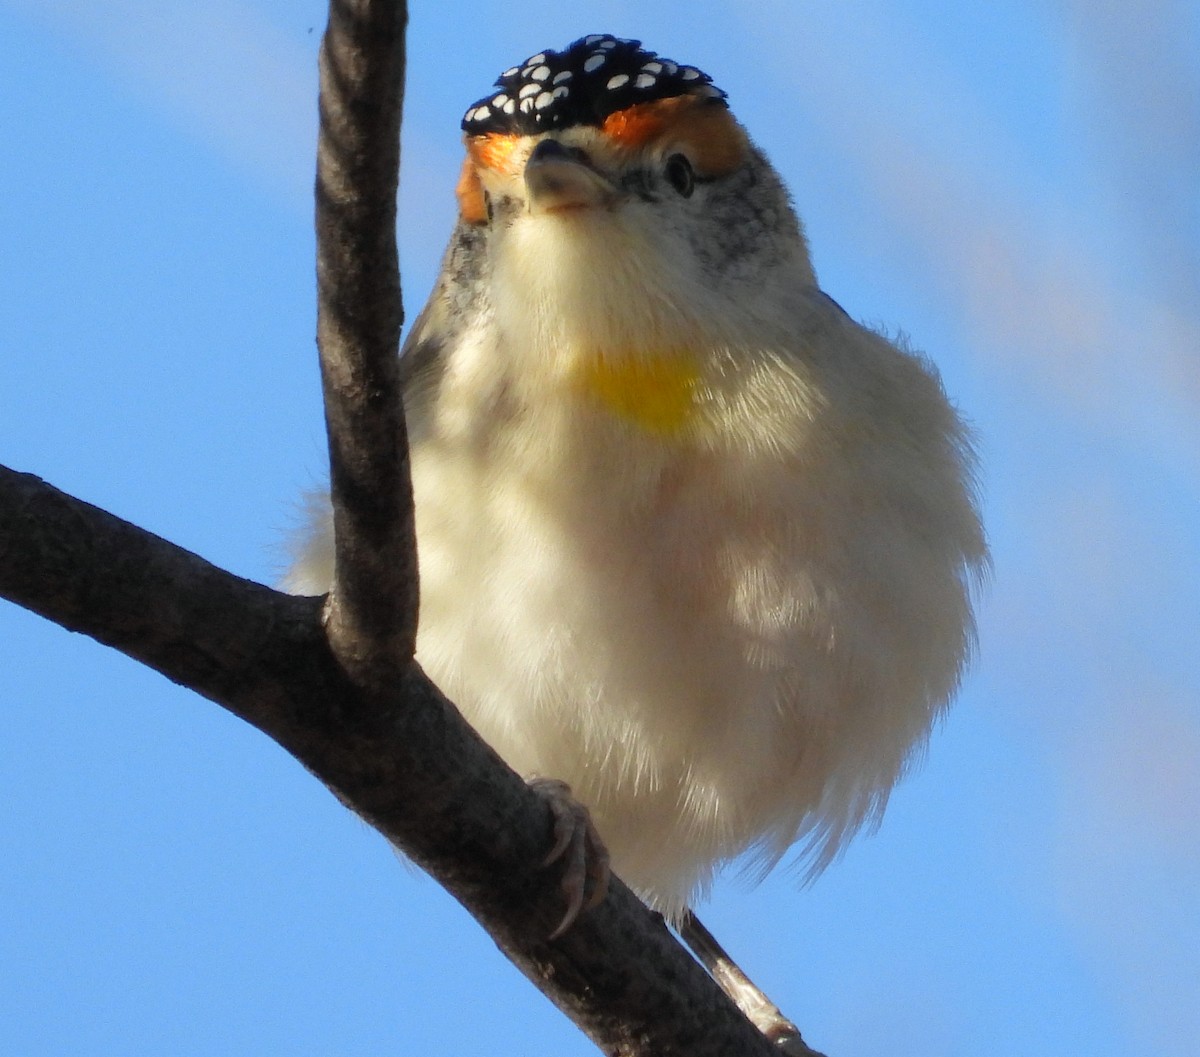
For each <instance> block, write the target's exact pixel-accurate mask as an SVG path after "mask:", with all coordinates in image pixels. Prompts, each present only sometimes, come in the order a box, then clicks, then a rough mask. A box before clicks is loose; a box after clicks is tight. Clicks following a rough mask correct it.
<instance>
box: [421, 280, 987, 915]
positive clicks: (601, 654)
mask: <svg viewBox="0 0 1200 1057" xmlns="http://www.w3.org/2000/svg"><path fill="white" fill-rule="evenodd" d="M560 277H561V278H562V279H563V281H564V282H568V283H569V282H571V281H573V277H572V276H570V275H569V274H562V273H560ZM501 289H503V287H502V286H501ZM560 293H561V291H560ZM556 296H558V295H557V294H556ZM559 303H561V302H559ZM788 310H789V311H790V312H791V313H792V314H793V320H794V322H793V324H792V325H791V326H790V328H786V327H785V328H779V327H773V328H771V329H772V330H774V332H775V334H776V335H778V333H779V331H780V329H789V330H790V334H791V339H790V345H789V346H788V347H785V348H776V349H773V350H771V351H766V350H764V349H763V348H762V347H758V346H754V345H752V344H749V343H746V342H743V343H741V344H739V345H736V346H735V345H722V344H710V345H709V346H708V347H705V348H703V352H702V355H701V356H700V357H699V360H698V363H699V377H700V381H699V382H698V383H697V385H696V388H695V411H694V415H693V417H692V418H691V419H689V422H688V424H687V425H686V427H684V428H681V429H679V430H678V431H676V432H674V433H670V432H668V433H666V434H664V433H663V432H661V431H656V430H650V429H646V428H644V424H642V423H639V422H638V421H636V418H635V420H632V421H631V420H630V418H629V416H627V415H622V414H620V413H616V412H614V409H613V407H612V406H611V405H610V404H609V403H608V402H606V401H605V400H604V399H599V398H597V394H596V393H594V392H592V391H590V390H589V389H588V388H587V386H580V385H578V384H577V379H575V378H574V377H573V376H572V375H571V372H570V370H568V369H567V367H566V366H565V365H568V364H570V363H571V362H572V361H573V360H574V359H576V358H582V359H586V358H587V357H588V356H590V355H593V354H594V351H595V350H594V346H593V342H592V341H591V340H590V337H591V336H594V334H596V333H604V331H603V330H602V327H603V325H604V324H603V322H602V321H601V320H597V321H596V322H595V330H594V331H593V332H592V335H591V336H589V335H584V336H583V337H582V338H579V339H578V340H575V338H574V336H573V335H569V334H567V333H564V332H563V331H561V330H559V331H558V332H554V331H553V330H552V329H551V328H552V326H553V321H552V320H550V321H547V320H545V319H542V320H537V319H535V320H534V322H533V323H532V324H530V323H528V322H527V321H526V322H525V323H522V324H521V326H522V327H523V328H524V329H523V330H522V332H521V338H522V340H523V341H524V342H526V344H515V345H514V344H513V334H512V331H511V330H505V329H503V328H497V327H496V326H495V324H494V323H491V324H489V326H488V327H487V328H485V329H482V330H480V331H479V332H478V333H476V334H475V335H474V336H473V337H472V338H471V339H470V340H467V341H465V342H463V343H462V347H461V349H460V355H459V356H457V357H456V361H455V362H454V363H452V364H451V365H450V370H449V371H448V373H447V376H446V378H445V381H444V384H443V388H442V391H441V394H440V396H439V404H438V410H437V413H436V414H435V416H434V419H433V422H432V428H431V429H430V430H429V431H428V432H427V435H426V438H425V439H424V441H423V442H422V443H421V444H420V445H419V446H418V447H417V449H416V450H415V452H414V463H413V465H414V481H415V489H416V499H417V527H418V537H419V545H420V561H421V574H422V626H421V632H420V638H419V658H420V660H421V662H422V664H423V665H424V666H425V668H426V670H427V671H429V672H430V673H431V675H433V677H434V678H435V679H436V680H438V681H439V682H440V683H441V684H442V685H443V687H444V688H445V690H446V691H447V692H448V693H449V695H450V697H451V698H452V699H453V700H455V701H456V702H457V703H458V704H459V706H460V707H461V708H462V709H463V711H464V714H465V715H466V716H467V718H468V719H469V720H470V721H471V722H472V723H473V724H474V725H475V726H476V728H477V729H478V730H479V731H480V733H481V734H482V735H483V736H484V737H485V738H486V739H487V740H488V741H489V742H490V743H491V744H492V745H493V746H494V747H495V748H496V749H497V750H498V751H499V752H500V753H501V755H503V756H504V757H505V758H506V759H507V760H508V761H509V763H510V764H511V765H512V766H513V767H514V768H515V769H517V770H518V771H520V772H522V773H526V774H534V773H536V774H543V775H551V776H554V777H559V778H563V779H565V780H566V781H567V782H569V783H570V784H571V785H572V786H573V788H574V789H575V791H576V793H577V795H578V796H580V797H581V799H583V800H584V801H585V802H586V803H587V804H588V805H589V806H590V807H591V809H592V811H593V813H594V815H595V817H596V820H597V824H598V826H599V828H600V832H601V833H602V835H603V836H604V837H605V839H606V840H607V841H608V843H609V845H610V850H611V851H612V853H613V861H614V866H615V869H616V870H617V872H618V873H619V874H620V875H621V876H622V877H623V878H625V879H626V880H627V881H628V882H629V883H631V884H632V885H633V886H634V887H635V888H637V889H638V890H639V891H640V892H641V893H642V894H643V895H644V896H646V897H647V898H648V899H650V900H651V901H652V902H654V903H655V904H656V905H658V906H659V907H660V908H661V909H663V910H665V911H667V912H676V911H678V910H679V909H681V908H682V906H683V905H684V904H685V903H686V901H687V900H688V899H689V898H691V897H693V896H694V895H695V894H696V892H697V891H698V890H699V889H702V888H703V887H704V886H705V885H706V884H707V882H708V881H709V879H710V878H711V876H712V873H713V870H714V869H715V868H716V867H717V866H719V865H720V863H721V862H723V861H726V860H728V859H730V858H732V857H734V856H736V855H739V854H741V853H742V852H744V851H746V850H748V849H751V848H757V849H758V850H759V853H760V855H761V856H762V857H763V859H764V860H765V861H767V862H772V861H774V860H775V859H776V858H778V856H779V855H781V854H782V853H783V851H784V850H786V848H788V847H789V846H790V845H791V844H793V843H794V842H795V841H796V840H797V839H799V840H802V841H806V853H807V856H808V863H809V865H810V866H811V867H812V868H813V869H814V870H815V869H819V868H820V867H821V866H823V865H824V864H825V863H827V862H828V861H829V859H830V858H831V857H832V856H833V855H835V854H836V853H837V851H838V850H839V849H840V848H841V847H842V846H843V845H844V843H845V841H846V840H847V839H848V838H849V837H850V836H851V835H852V834H853V833H854V832H855V831H856V830H857V829H858V828H859V827H860V826H861V825H862V824H863V823H864V822H865V821H868V820H871V819H874V818H875V817H877V815H878V813H879V812H880V811H881V810H882V808H883V806H884V804H885V803H886V800H887V796H888V793H889V791H890V790H891V788H892V786H893V784H894V783H895V781H896V780H897V779H898V777H899V776H900V775H901V773H902V771H903V770H904V767H905V765H906V762H907V761H908V760H909V758H910V757H911V755H912V754H913V753H914V752H915V751H916V750H918V749H919V748H920V747H921V746H922V745H923V743H924V741H925V739H926V737H927V735H928V733H929V730H930V727H931V724H932V722H933V721H934V719H935V718H936V716H937V715H938V714H939V712H940V711H941V709H942V708H943V707H944V706H945V704H946V703H947V700H948V697H949V695H950V693H951V692H952V690H953V688H954V687H955V685H956V683H957V680H958V676H959V672H960V670H961V666H962V663H963V660H964V657H965V654H966V652H967V650H968V647H969V643H970V638H971V634H972V631H971V615H970V606H969V599H968V580H969V579H970V575H971V570H972V569H973V568H976V567H977V566H978V564H979V563H980V562H981V561H982V556H983V544H982V539H981V536H980V531H979V526H978V521H977V519H976V517H975V513H974V509H973V506H972V502H971V498H970V495H969V486H968V482H967V470H966V467H965V463H964V460H965V459H966V457H967V456H966V451H965V445H964V440H963V436H962V433H961V427H960V425H959V423H958V421H957V419H956V417H955V416H954V414H953V412H952V411H951V409H950V408H949V406H948V404H947V403H946V401H945V398H944V397H943V396H942V394H941V390H940V386H939V385H938V383H937V381H936V379H935V378H933V377H932V376H931V374H930V373H929V372H928V371H927V370H926V369H925V367H924V366H923V365H921V364H920V363H919V362H918V361H917V360H916V359H914V358H912V357H910V356H908V355H907V354H905V353H902V352H901V351H899V350H897V349H896V348H894V347H893V346H891V345H890V344H888V343H887V342H885V341H884V340H883V339H882V338H879V337H878V336H876V335H873V334H870V333H868V332H866V331H863V330H861V329H860V328H858V327H857V326H856V325H854V324H853V323H851V322H850V321H849V320H845V319H844V318H843V317H842V316H841V315H840V313H838V312H837V311H836V310H835V309H833V308H832V306H828V305H827V303H826V301H825V299H823V297H822V295H819V294H813V295H811V296H810V295H804V296H798V297H795V298H793V299H791V301H790V304H789V305H788ZM502 312H503V309H498V314H501V315H502ZM539 327H541V328H542V332H541V334H540V335H539V334H538V333H537V330H538V328H539ZM550 333H553V340H549V341H547V340H546V335H547V334H550ZM725 336H726V335H722V337H725ZM696 347H697V346H695V345H693V348H696ZM636 351H637V350H632V352H631V354H633V353H634V352H636ZM649 355H651V356H653V355H654V353H653V352H651V353H649Z"/></svg>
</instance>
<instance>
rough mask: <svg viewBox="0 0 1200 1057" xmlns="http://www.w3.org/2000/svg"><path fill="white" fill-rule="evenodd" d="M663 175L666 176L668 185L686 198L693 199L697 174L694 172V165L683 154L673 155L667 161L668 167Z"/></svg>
mask: <svg viewBox="0 0 1200 1057" xmlns="http://www.w3.org/2000/svg"><path fill="white" fill-rule="evenodd" d="M663 175H665V176H666V178H667V183H669V184H670V185H671V186H672V187H674V188H675V190H676V191H678V192H679V193H680V194H681V195H683V197H684V198H690V197H691V194H692V191H693V190H695V188H696V174H695V172H694V171H693V170H692V163H691V162H690V161H688V160H687V158H685V157H684V156H683V155H682V154H672V155H671V156H670V157H669V158H668V159H667V167H666V169H665V170H664V173H663Z"/></svg>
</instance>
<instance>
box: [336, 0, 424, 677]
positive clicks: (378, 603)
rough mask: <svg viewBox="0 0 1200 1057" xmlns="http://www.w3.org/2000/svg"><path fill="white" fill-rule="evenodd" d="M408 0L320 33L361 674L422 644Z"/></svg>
mask: <svg viewBox="0 0 1200 1057" xmlns="http://www.w3.org/2000/svg"><path fill="white" fill-rule="evenodd" d="M407 20H408V12H407V5H406V4H404V3H401V2H395V0H391V2H381V0H333V2H332V3H331V4H330V11H329V26H328V29H327V30H326V32H325V37H324V40H323V42H322V45H321V59H320V71H321V95H320V113H321V128H320V139H319V143H318V148H317V187H316V222H317V286H318V304H317V344H318V347H319V349H320V354H321V378H322V384H323V389H324V395H325V422H326V429H327V431H328V434H329V461H330V493H331V498H332V501H333V512H334V528H335V535H336V541H337V544H336V560H335V577H334V588H333V591H332V592H331V594H330V600H329V605H328V611H327V618H326V623H327V630H328V633H329V641H330V645H331V646H332V648H333V651H334V653H335V655H336V656H337V657H338V658H339V660H340V661H341V663H342V664H343V665H344V666H345V667H346V669H347V670H348V671H351V672H352V673H353V674H354V677H355V679H356V680H357V681H358V682H359V683H360V684H363V685H371V686H376V687H380V686H384V685H386V684H387V683H389V682H392V683H394V682H395V681H396V680H397V679H398V678H399V676H400V673H401V671H402V670H403V668H404V666H405V664H407V662H408V661H409V660H410V659H411V657H412V655H413V652H414V649H415V642H416V622H417V595H418V592H417V564H416V548H415V543H414V532H413V507H412V486H411V484H410V480H409V469H408V445H407V441H406V438H405V432H404V411H403V406H402V402H401V392H400V379H399V369H398V360H397V355H398V350H399V343H400V329H401V326H402V324H403V320H404V312H403V306H402V302H401V297H400V271H399V263H398V259H397V252H396V187H397V181H398V178H399V166H400V119H401V111H402V106H403V95H404V65H405V63H404V59H405V49H404V30H405V25H406V23H407Z"/></svg>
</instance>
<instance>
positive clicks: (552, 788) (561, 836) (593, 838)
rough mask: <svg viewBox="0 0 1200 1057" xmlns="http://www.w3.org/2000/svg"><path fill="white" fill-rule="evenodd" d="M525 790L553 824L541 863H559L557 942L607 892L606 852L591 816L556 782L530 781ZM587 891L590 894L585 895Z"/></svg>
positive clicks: (555, 931)
mask: <svg viewBox="0 0 1200 1057" xmlns="http://www.w3.org/2000/svg"><path fill="white" fill-rule="evenodd" d="M529 788H530V789H532V790H533V791H534V792H535V793H537V794H538V796H540V797H541V798H542V799H543V800H545V802H546V805H547V807H549V808H550V815H551V818H552V819H553V820H554V844H553V845H552V846H551V848H550V851H549V852H548V853H547V855H546V858H545V859H543V860H542V866H543V868H545V867H548V866H553V865H554V864H555V863H556V862H559V861H560V860H561V861H562V864H563V867H562V870H563V876H562V884H561V887H562V892H563V895H564V896H565V897H566V900H567V909H566V912H565V913H564V914H563V917H562V920H561V921H560V922H559V923H558V927H557V928H556V929H555V930H554V931H553V932H552V933H550V939H552V940H556V939H558V938H559V937H560V936H561V935H562V934H563V933H564V932H566V931H567V930H568V929H569V928H570V927H571V926H572V925H573V924H575V920H576V919H577V918H578V917H579V915H580V914H581V913H582V912H583V911H585V910H591V909H592V907H594V906H598V905H599V904H600V903H601V902H603V900H604V896H605V895H606V894H607V892H608V877H609V868H608V849H607V848H606V847H605V846H604V841H602V840H601V839H600V834H599V833H597V832H596V827H595V826H594V825H593V824H592V816H591V815H590V814H589V812H588V809H587V808H586V807H584V806H583V804H581V803H580V802H579V801H578V800H576V799H575V797H574V796H573V795H572V794H571V787H570V786H569V785H567V783H566V782H563V781H560V780H559V779H557V778H531V779H529ZM589 890H590V892H589Z"/></svg>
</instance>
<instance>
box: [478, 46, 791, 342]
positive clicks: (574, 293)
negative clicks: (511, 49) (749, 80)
mask: <svg viewBox="0 0 1200 1057" xmlns="http://www.w3.org/2000/svg"><path fill="white" fill-rule="evenodd" d="M462 127H463V131H464V134H465V136H464V138H465V142H466V150H467V157H466V161H465V163H464V165H463V170H462V175H461V178H460V180H459V184H458V201H459V208H460V214H461V222H462V223H463V224H464V225H470V226H472V227H474V228H475V229H477V230H478V232H479V234H480V235H481V236H482V237H481V239H480V240H479V242H478V243H477V245H479V246H481V247H482V248H483V252H484V253H486V256H487V258H488V260H487V267H486V268H485V269H482V270H481V275H484V276H485V277H486V281H487V283H488V285H489V293H490V297H491V300H492V302H493V305H494V307H495V309H496V311H497V313H498V314H499V315H502V316H503V315H505V314H508V315H511V316H513V317H514V319H513V320H512V322H513V323H514V325H515V323H516V317H520V318H523V319H525V320H527V321H530V322H531V323H532V325H533V326H534V327H535V329H538V328H540V332H541V333H542V336H543V337H545V338H547V339H548V340H550V341H553V342H555V343H557V344H558V345H560V346H561V345H562V344H564V343H575V342H577V341H585V342H586V341H593V342H596V343H599V344H601V345H604V346H606V347H610V348H612V347H616V348H619V347H626V346H633V345H640V346H642V347H645V346H647V345H649V346H655V345H660V344H662V345H669V344H678V343H691V342H695V341H697V340H700V341H710V340H711V334H712V332H713V328H716V329H718V330H719V329H721V328H722V327H725V328H728V327H729V326H730V325H731V324H736V321H737V319H738V317H739V313H740V314H742V315H744V314H745V312H747V311H749V312H753V311H754V305H755V304H756V303H757V302H758V301H759V300H760V299H761V298H762V297H763V296H764V291H765V290H771V289H772V288H773V287H774V285H776V283H784V284H786V285H787V286H788V287H790V288H793V289H794V288H795V287H797V286H799V285H802V284H810V283H812V282H813V277H812V270H811V266H810V265H809V262H808V254H807V248H806V246H805V243H804V238H803V235H802V234H801V231H800V227H799V224H798V221H797V220H796V218H795V214H794V213H793V211H792V209H791V205H790V203H789V201H788V196H787V192H786V191H785V189H784V187H783V185H782V183H781V182H780V180H779V178H778V177H777V176H776V174H775V172H774V170H773V169H772V168H771V166H770V164H769V163H768V162H767V161H766V159H765V158H764V157H763V156H762V154H761V153H760V152H759V151H758V150H757V149H756V148H755V147H754V145H753V144H752V143H751V142H750V139H749V138H748V136H747V135H746V133H745V131H744V130H743V129H742V127H741V125H740V124H739V123H738V122H737V121H736V120H735V119H734V117H733V115H732V114H731V113H730V110H729V107H728V105H727V103H726V98H725V93H724V92H722V91H721V90H720V89H719V88H717V87H715V86H714V85H713V84H712V82H711V80H710V78H709V77H708V76H707V75H706V74H704V73H702V72H700V71H699V70H697V69H696V68H695V67H692V66H684V65H680V64H678V63H675V62H672V61H670V60H668V59H664V58H661V57H660V56H658V55H656V54H655V53H654V52H651V51H647V50H645V49H643V48H642V47H641V46H640V43H639V42H638V41H631V40H619V39H617V38H615V37H611V36H605V35H593V36H589V37H584V38H582V39H580V40H578V41H576V42H575V43H573V44H572V45H570V46H569V47H568V48H566V49H565V50H563V51H561V52H555V51H545V52H541V53H539V54H537V55H533V56H531V57H530V58H528V59H526V60H525V61H524V62H523V63H521V64H520V65H518V66H514V67H512V68H511V69H509V70H506V71H505V72H504V73H503V74H501V76H500V77H499V79H498V80H497V82H496V88H495V89H494V90H493V91H492V92H491V93H490V94H489V95H487V96H486V97H485V98H483V99H481V100H479V101H478V102H476V103H475V104H473V105H472V106H471V107H470V108H469V109H468V110H467V112H466V115H465V117H464V118H463V123H462ZM701 332H702V333H703V334H705V335H709V336H707V337H699V336H697V335H699V334H700V333H701Z"/></svg>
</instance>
